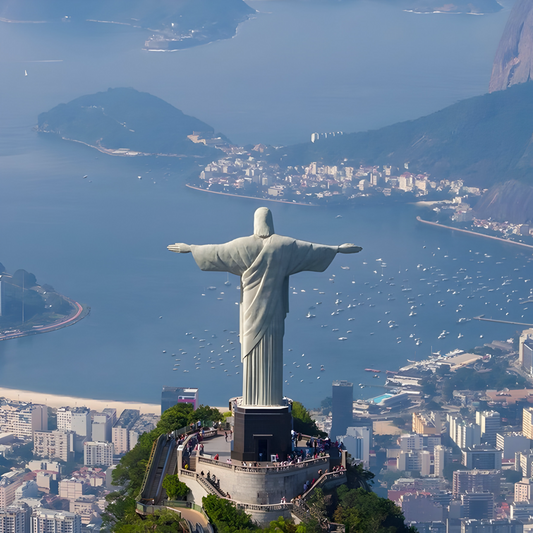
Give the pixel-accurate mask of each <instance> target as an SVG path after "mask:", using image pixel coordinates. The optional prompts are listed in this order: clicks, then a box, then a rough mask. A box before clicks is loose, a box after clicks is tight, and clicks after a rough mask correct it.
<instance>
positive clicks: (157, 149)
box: [37, 88, 218, 157]
mask: <svg viewBox="0 0 533 533" xmlns="http://www.w3.org/2000/svg"><path fill="white" fill-rule="evenodd" d="M37 129H38V131H39V132H42V133H54V134H57V135H60V136H61V137H62V138H64V139H67V140H74V141H79V142H83V143H86V144H88V145H90V146H94V147H96V148H99V149H101V150H104V151H105V150H117V149H119V148H128V149H129V150H132V151H136V152H143V153H148V154H175V155H178V154H179V155H181V154H183V155H194V154H197V155H208V154H213V155H215V156H216V157H218V155H216V154H218V151H216V150H215V149H213V148H208V147H206V146H204V145H203V144H194V143H193V142H192V141H190V140H189V139H187V135H191V134H192V133H193V132H202V133H204V134H207V135H210V134H212V133H213V128H212V127H211V126H209V125H208V124H206V123H205V122H202V121H201V120H198V119H197V118H194V117H190V116H188V115H185V114H184V113H183V112H181V111H180V110H179V109H176V108H175V107H173V106H172V105H170V104H169V103H167V102H165V101H164V100H161V99H160V98H157V97H156V96H153V95H151V94H148V93H142V92H139V91H136V90H135V89H131V88H118V89H108V90H107V91H106V92H101V93H96V94H90V95H86V96H81V97H80V98H76V99H75V100H72V101H71V102H69V103H68V104H59V105H58V106H56V107H54V108H53V109H51V110H50V111H47V112H46V113H41V114H40V115H39V118H38V126H37Z"/></svg>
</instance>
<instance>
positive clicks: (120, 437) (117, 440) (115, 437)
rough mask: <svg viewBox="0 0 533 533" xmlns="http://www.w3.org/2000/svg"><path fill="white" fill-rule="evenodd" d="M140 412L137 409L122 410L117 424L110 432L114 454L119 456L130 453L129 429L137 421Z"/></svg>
mask: <svg viewBox="0 0 533 533" xmlns="http://www.w3.org/2000/svg"><path fill="white" fill-rule="evenodd" d="M139 416H140V411H139V410H138V409H124V411H122V414H121V415H120V418H119V419H118V420H117V423H116V424H115V426H114V427H113V430H112V432H111V434H112V441H113V445H114V446H115V454H116V455H121V454H123V453H126V452H129V451H130V449H131V448H130V429H131V428H132V427H133V424H135V422H136V421H137V420H138V418H139Z"/></svg>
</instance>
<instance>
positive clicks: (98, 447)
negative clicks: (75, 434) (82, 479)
mask: <svg viewBox="0 0 533 533" xmlns="http://www.w3.org/2000/svg"><path fill="white" fill-rule="evenodd" d="M114 449H115V447H114V446H113V443H112V442H85V443H84V446H83V464H84V465H85V466H111V465H112V464H113V455H114Z"/></svg>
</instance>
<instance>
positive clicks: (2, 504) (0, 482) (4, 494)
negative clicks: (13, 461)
mask: <svg viewBox="0 0 533 533" xmlns="http://www.w3.org/2000/svg"><path fill="white" fill-rule="evenodd" d="M23 477H24V471H21V470H19V471H11V472H7V473H6V474H4V475H3V476H2V477H1V478H0V509H6V508H7V507H9V506H10V505H11V504H12V503H13V502H14V501H15V496H16V492H17V489H18V488H19V487H20V486H21V485H22V481H23Z"/></svg>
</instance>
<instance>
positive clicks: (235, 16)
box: [0, 0, 255, 51]
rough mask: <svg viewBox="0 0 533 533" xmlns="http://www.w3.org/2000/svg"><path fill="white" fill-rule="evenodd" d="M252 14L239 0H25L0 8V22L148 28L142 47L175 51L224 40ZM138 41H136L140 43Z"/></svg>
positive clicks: (232, 34)
mask: <svg viewBox="0 0 533 533" xmlns="http://www.w3.org/2000/svg"><path fill="white" fill-rule="evenodd" d="M254 13H255V9H252V8H251V7H250V6H249V5H247V4H246V3H245V2H244V1H243V0H224V1H223V2H221V1H220V0H162V1H159V2H157V3H154V2H150V1H149V0H129V1H128V2H124V1H115V2H109V1H106V0H92V1H91V2H72V1H70V0H54V1H53V2H43V1H42V0H25V1H24V2H8V3H7V5H5V6H2V7H1V8H0V22H16V23H47V22H58V21H61V22H62V23H65V24H67V23H68V24H82V23H94V24H98V23H101V24H116V25H119V26H132V27H134V28H140V29H143V30H146V31H149V32H150V33H151V34H152V36H151V37H149V38H148V39H145V42H144V48H145V49H146V50H158V51H161V50H179V49H184V48H191V47H193V46H199V45H202V44H208V43H211V42H214V41H219V40H222V39H230V38H232V37H233V36H234V35H235V33H236V32H237V27H238V25H239V24H240V23H242V22H245V21H246V20H248V19H249V18H250V17H251V16H252V15H253V14H254ZM141 42H142V41H139V44H141Z"/></svg>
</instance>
